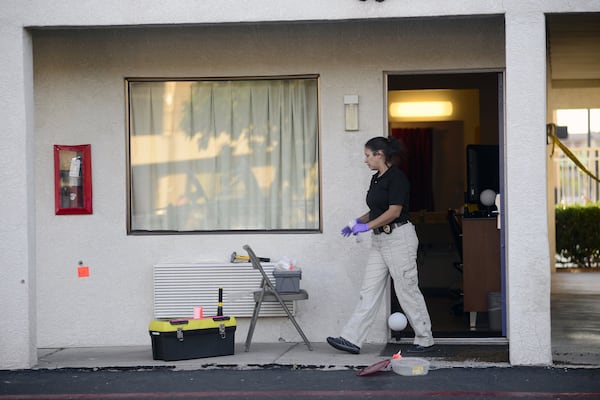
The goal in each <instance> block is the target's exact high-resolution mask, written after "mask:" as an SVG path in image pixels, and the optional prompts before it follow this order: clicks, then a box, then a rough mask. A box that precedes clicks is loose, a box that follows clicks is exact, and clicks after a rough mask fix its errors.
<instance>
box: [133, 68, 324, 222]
mask: <svg viewBox="0 0 600 400" xmlns="http://www.w3.org/2000/svg"><path fill="white" fill-rule="evenodd" d="M129 94H130V115H129V117H130V132H129V139H130V142H129V148H130V164H131V170H130V178H131V187H130V190H131V192H130V198H131V204H130V207H131V209H130V214H131V230H132V231H247V230H250V231H252V230H316V229H318V228H319V197H320V196H319V181H318V179H319V172H318V104H317V99H318V94H317V80H316V79H314V78H310V79H309V78H307V79H273V80H239V81H236V80H232V81H185V82H182V81H170V82H149V81H131V82H129Z"/></svg>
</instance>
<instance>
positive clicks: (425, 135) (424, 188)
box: [392, 128, 433, 211]
mask: <svg viewBox="0 0 600 400" xmlns="http://www.w3.org/2000/svg"><path fill="white" fill-rule="evenodd" d="M432 133H433V129H432V128H394V129H392V136H393V137H395V138H397V139H399V140H400V141H402V142H403V143H404V147H405V154H404V156H403V157H401V158H400V160H399V164H400V168H401V169H402V170H403V171H404V173H405V174H406V176H407V177H408V179H409V180H410V211H421V210H426V211H433V185H432V159H431V157H432Z"/></svg>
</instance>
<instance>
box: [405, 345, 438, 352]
mask: <svg viewBox="0 0 600 400" xmlns="http://www.w3.org/2000/svg"><path fill="white" fill-rule="evenodd" d="M433 350H435V349H434V345H433V344H432V345H431V346H421V345H420V344H414V345H412V347H410V348H408V349H406V352H407V353H428V352H430V351H433Z"/></svg>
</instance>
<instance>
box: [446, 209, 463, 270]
mask: <svg viewBox="0 0 600 400" xmlns="http://www.w3.org/2000/svg"><path fill="white" fill-rule="evenodd" d="M448 224H449V225H450V232H452V238H453V239H454V245H455V246H456V250H457V251H458V257H459V259H460V261H458V262H454V263H453V265H454V268H456V269H457V270H459V271H460V272H462V270H463V245H462V242H463V240H462V236H463V234H462V223H461V220H460V216H459V215H457V214H456V211H454V210H453V209H451V208H450V209H448Z"/></svg>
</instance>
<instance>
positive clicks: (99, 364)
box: [34, 342, 600, 370]
mask: <svg viewBox="0 0 600 400" xmlns="http://www.w3.org/2000/svg"><path fill="white" fill-rule="evenodd" d="M312 345H313V347H314V350H313V351H309V350H308V348H307V347H306V345H305V344H304V343H302V342H300V343H284V342H279V343H253V344H252V347H251V348H250V351H249V352H245V351H244V345H243V344H242V343H239V344H236V348H235V354H233V355H228V356H221V357H209V358H199V359H193V360H181V361H162V360H153V359H152V348H151V346H149V345H148V346H128V347H92V348H64V349H39V350H38V364H37V365H36V366H35V367H34V369H57V368H86V369H87V368H91V369H95V368H98V369H103V368H131V369H135V368H140V369H144V368H161V367H162V368H170V369H175V370H197V369H210V368H236V369H253V368H269V367H273V366H288V367H292V368H311V369H321V370H342V369H360V368H363V367H365V366H367V365H370V364H372V363H374V362H376V361H379V360H383V359H385V358H389V357H391V356H392V354H389V355H381V352H382V350H383V349H384V347H385V345H384V344H367V345H365V346H363V348H362V349H361V353H360V354H358V355H354V354H348V353H345V352H341V351H337V350H335V349H333V348H332V347H330V346H329V345H328V344H327V343H322V342H321V343H312ZM475 351H476V349H475ZM405 356H414V357H417V356H419V357H423V358H426V359H428V360H429V361H430V363H431V367H430V368H431V369H439V368H455V367H471V368H486V367H510V364H509V363H498V362H493V363H491V362H481V361H478V360H476V359H474V360H468V359H467V360H461V361H448V360H445V359H444V358H435V357H431V356H428V355H427V353H426V354H421V355H419V354H405ZM577 356H578V354H576V353H573V357H572V358H569V356H568V354H567V355H564V354H563V355H562V358H561V360H559V361H555V365H554V366H557V367H558V366H560V367H566V368H580V367H584V368H600V354H596V355H593V357H592V358H589V357H588V358H587V359H586V360H585V362H583V363H580V362H578V359H577Z"/></svg>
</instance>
